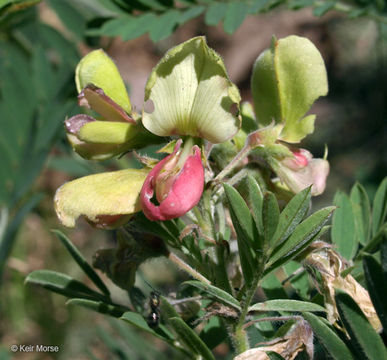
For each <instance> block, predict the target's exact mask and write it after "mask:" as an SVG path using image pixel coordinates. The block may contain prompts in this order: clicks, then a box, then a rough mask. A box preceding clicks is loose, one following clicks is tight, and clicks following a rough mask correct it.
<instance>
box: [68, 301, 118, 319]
mask: <svg viewBox="0 0 387 360" xmlns="http://www.w3.org/2000/svg"><path fill="white" fill-rule="evenodd" d="M66 305H71V306H73V305H75V306H82V307H85V308H87V309H89V310H93V311H96V312H99V313H101V314H106V315H110V316H114V317H121V316H122V314H123V313H124V312H125V308H122V307H119V306H116V305H111V304H106V303H104V302H102V301H94V300H86V299H70V300H68V301H67V302H66Z"/></svg>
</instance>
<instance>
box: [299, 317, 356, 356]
mask: <svg viewBox="0 0 387 360" xmlns="http://www.w3.org/2000/svg"><path fill="white" fill-rule="evenodd" d="M303 316H304V318H305V320H306V321H308V323H309V324H310V326H311V327H312V329H313V332H314V333H315V334H316V337H317V338H318V340H319V341H320V343H321V344H322V345H323V346H324V348H325V349H326V350H327V352H328V353H329V355H330V356H331V357H332V358H333V359H335V360H341V359H343V360H344V359H345V360H352V359H353V358H354V357H353V355H352V354H351V352H350V351H349V349H348V347H347V346H346V345H345V343H344V342H343V340H341V339H340V337H339V336H338V335H337V334H336V333H335V331H334V330H333V329H332V328H331V327H330V326H329V325H327V324H326V321H325V319H323V318H321V317H319V316H316V315H314V314H311V313H304V314H303Z"/></svg>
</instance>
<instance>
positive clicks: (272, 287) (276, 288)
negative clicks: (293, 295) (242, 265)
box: [261, 273, 288, 299]
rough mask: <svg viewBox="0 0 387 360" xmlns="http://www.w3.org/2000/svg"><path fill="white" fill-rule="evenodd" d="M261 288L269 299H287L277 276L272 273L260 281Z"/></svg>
mask: <svg viewBox="0 0 387 360" xmlns="http://www.w3.org/2000/svg"><path fill="white" fill-rule="evenodd" d="M261 287H262V289H263V291H264V293H265V295H266V297H267V298H269V299H287V298H288V295H287V293H286V291H285V289H284V286H283V285H282V284H281V282H280V281H279V280H278V278H277V276H276V275H275V274H274V273H272V274H270V275H268V276H265V277H264V278H263V279H262V281H261Z"/></svg>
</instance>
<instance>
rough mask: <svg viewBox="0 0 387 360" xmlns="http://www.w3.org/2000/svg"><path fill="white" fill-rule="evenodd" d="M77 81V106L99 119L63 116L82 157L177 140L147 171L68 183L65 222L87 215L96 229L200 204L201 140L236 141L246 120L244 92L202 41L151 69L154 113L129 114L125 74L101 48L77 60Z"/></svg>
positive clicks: (61, 212)
mask: <svg viewBox="0 0 387 360" xmlns="http://www.w3.org/2000/svg"><path fill="white" fill-rule="evenodd" d="M76 84H77V88H78V92H79V96H78V99H79V105H80V106H84V107H86V108H87V109H89V110H92V111H94V112H95V113H97V114H98V115H99V116H100V117H99V118H95V117H93V116H91V115H85V114H79V115H75V116H73V117H71V118H70V119H66V121H65V127H66V131H67V136H68V139H69V141H70V143H71V145H72V147H73V148H74V150H75V151H76V152H77V153H78V154H79V155H81V156H82V157H84V158H87V159H92V160H102V159H107V158H111V157H113V156H116V155H119V154H122V153H123V152H126V151H130V150H135V149H139V148H142V147H145V146H147V145H150V144H157V143H159V142H161V141H163V140H164V141H165V138H167V137H177V141H176V140H173V141H174V144H175V146H174V148H173V151H172V152H171V153H170V154H169V155H168V156H167V157H165V158H164V159H163V160H161V161H160V162H158V163H156V164H154V163H152V164H149V163H148V164H147V165H148V166H147V167H145V168H144V169H141V170H138V169H127V170H121V171H116V172H110V173H102V174H96V175H90V176H86V177H84V178H81V179H78V180H75V181H71V182H69V183H66V184H64V185H63V186H62V187H60V188H59V189H58V190H57V193H56V196H55V207H56V211H57V214H58V216H59V218H60V220H61V221H62V223H63V224H64V225H67V226H74V225H75V221H76V219H77V218H78V217H79V216H85V217H86V218H87V219H88V221H90V222H91V223H93V224H95V225H97V226H100V227H107V228H111V227H116V226H119V225H122V224H123V223H124V222H126V221H127V220H128V217H130V215H131V214H133V213H135V212H137V211H140V210H142V211H143V212H144V214H145V215H146V216H147V217H148V218H149V219H150V220H162V221H164V220H168V219H173V218H176V217H179V216H182V215H184V214H185V213H186V212H187V211H189V210H190V209H192V207H194V206H195V205H197V203H198V202H199V200H200V197H201V195H202V192H203V186H204V168H203V162H202V160H203V159H202V158H203V155H202V151H201V147H202V146H203V142H204V141H210V142H212V143H219V142H224V141H226V140H228V139H230V138H232V137H233V136H234V135H235V134H236V133H237V131H238V130H239V128H240V122H241V121H240V118H239V117H238V116H237V115H235V114H234V113H233V112H232V106H233V105H234V104H236V105H237V106H238V104H239V101H240V95H239V91H238V89H237V87H236V86H235V85H234V84H233V83H232V82H231V81H230V80H229V78H228V76H227V73H226V69H225V67H224V64H223V61H222V59H221V58H220V57H219V55H218V54H216V53H215V52H214V51H213V50H212V49H210V48H209V47H208V46H207V44H206V42H205V39H204V38H203V37H197V38H193V39H191V40H189V41H187V42H185V43H183V44H181V45H179V46H176V47H175V48H173V49H171V50H169V51H168V53H167V54H166V55H165V56H164V58H163V59H162V60H161V61H160V62H159V64H158V65H157V66H156V67H155V68H154V69H153V71H152V73H151V75H150V77H149V80H148V82H147V85H146V89H145V100H144V102H146V101H152V102H153V105H154V111H153V112H152V113H148V112H146V111H145V110H144V111H143V112H142V116H138V115H137V114H135V113H134V112H133V111H132V108H131V104H130V100H129V96H128V94H127V92H126V89H125V85H124V83H123V81H122V78H121V76H120V75H119V72H118V70H117V68H116V66H115V64H114V63H113V61H112V60H111V59H110V58H109V57H108V56H107V55H106V54H105V53H104V52H103V51H102V50H96V51H93V52H91V53H89V54H88V55H86V56H85V57H84V58H83V59H82V60H81V61H80V63H79V65H78V67H77V70H76ZM172 144H173V143H172ZM167 148H170V147H167ZM167 151H168V150H167ZM152 165H153V168H152Z"/></svg>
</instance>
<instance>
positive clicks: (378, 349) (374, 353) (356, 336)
mask: <svg viewBox="0 0 387 360" xmlns="http://www.w3.org/2000/svg"><path fill="white" fill-rule="evenodd" d="M335 298H336V303H337V307H338V310H339V313H340V318H341V320H342V321H343V323H344V325H345V328H346V329H347V331H348V333H349V335H350V337H351V343H352V344H353V346H354V347H355V348H356V349H357V351H359V353H360V354H362V356H364V357H365V358H367V359H381V360H382V359H387V350H386V348H385V346H384V344H383V341H382V339H381V338H380V336H379V334H378V333H377V332H376V331H375V330H374V329H373V328H372V326H371V324H370V323H369V322H368V320H367V318H366V317H365V315H364V314H363V312H362V311H361V310H360V308H359V306H358V305H357V304H356V302H355V301H354V300H353V299H352V298H351V297H350V296H349V295H348V294H346V293H343V292H338V293H337V294H336V297H335Z"/></svg>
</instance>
